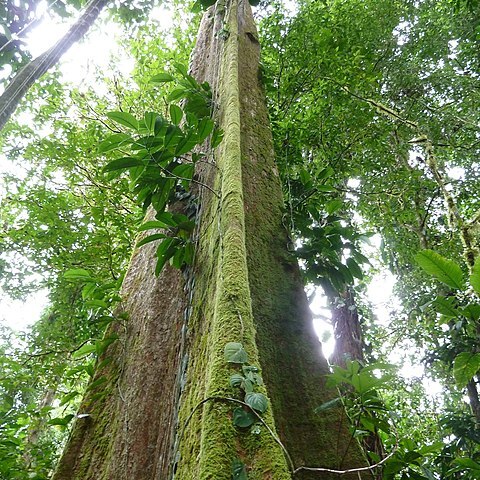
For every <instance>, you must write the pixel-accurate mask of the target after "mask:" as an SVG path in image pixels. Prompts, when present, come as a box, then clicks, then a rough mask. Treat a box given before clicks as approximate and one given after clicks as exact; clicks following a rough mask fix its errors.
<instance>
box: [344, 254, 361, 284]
mask: <svg viewBox="0 0 480 480" xmlns="http://www.w3.org/2000/svg"><path fill="white" fill-rule="evenodd" d="M347 267H348V269H349V270H350V272H351V274H352V275H353V276H354V277H356V278H358V279H360V280H361V279H362V278H363V272H362V269H361V268H360V267H359V266H358V263H357V262H356V261H355V260H354V259H353V258H351V257H350V258H347Z"/></svg>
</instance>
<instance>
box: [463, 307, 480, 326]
mask: <svg viewBox="0 0 480 480" xmlns="http://www.w3.org/2000/svg"><path fill="white" fill-rule="evenodd" d="M460 312H461V314H462V315H463V316H464V317H466V318H468V319H470V320H473V321H474V322H477V321H478V320H479V319H480V305H478V304H477V303H470V304H468V305H466V306H465V307H464V308H462V309H461V310H460Z"/></svg>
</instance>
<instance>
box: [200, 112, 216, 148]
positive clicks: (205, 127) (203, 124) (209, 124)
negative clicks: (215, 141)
mask: <svg viewBox="0 0 480 480" xmlns="http://www.w3.org/2000/svg"><path fill="white" fill-rule="evenodd" d="M214 127H215V123H214V122H213V120H212V119H211V118H208V117H205V118H202V119H201V120H200V123H199V124H198V143H202V142H203V141H204V140H205V139H206V138H207V137H208V136H209V135H210V134H211V133H212V131H213V128H214Z"/></svg>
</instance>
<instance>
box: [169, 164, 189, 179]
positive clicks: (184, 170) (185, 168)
mask: <svg viewBox="0 0 480 480" xmlns="http://www.w3.org/2000/svg"><path fill="white" fill-rule="evenodd" d="M193 170H194V169H193V163H181V164H180V165H177V166H176V167H175V168H174V169H173V170H172V174H173V175H175V176H177V177H180V178H185V179H187V180H191V179H192V178H193Z"/></svg>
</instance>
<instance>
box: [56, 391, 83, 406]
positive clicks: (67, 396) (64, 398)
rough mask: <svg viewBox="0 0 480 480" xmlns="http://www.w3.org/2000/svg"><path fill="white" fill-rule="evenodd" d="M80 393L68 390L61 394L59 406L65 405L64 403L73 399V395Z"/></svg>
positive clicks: (76, 395)
mask: <svg viewBox="0 0 480 480" xmlns="http://www.w3.org/2000/svg"><path fill="white" fill-rule="evenodd" d="M78 395H80V392H77V391H76V390H75V391H73V392H69V393H67V394H66V395H64V396H63V398H62V400H61V402H60V406H62V405H65V404H66V403H68V402H70V400H72V399H74V398H75V397H78Z"/></svg>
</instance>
